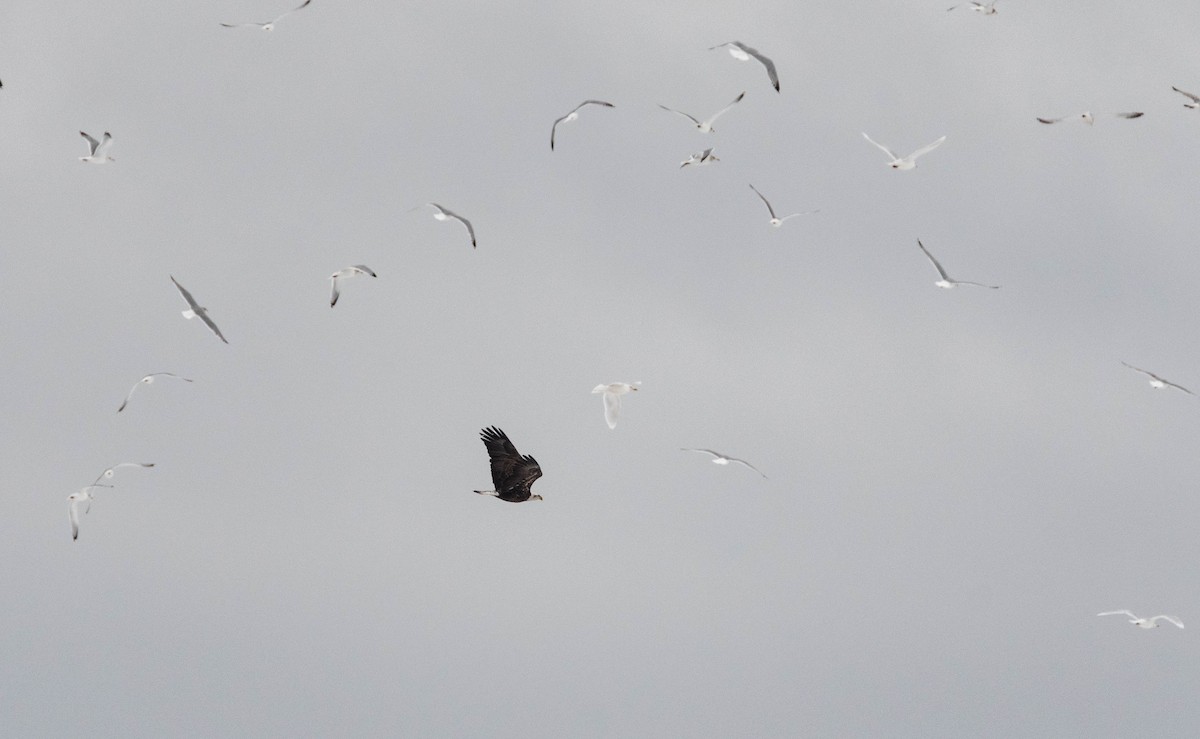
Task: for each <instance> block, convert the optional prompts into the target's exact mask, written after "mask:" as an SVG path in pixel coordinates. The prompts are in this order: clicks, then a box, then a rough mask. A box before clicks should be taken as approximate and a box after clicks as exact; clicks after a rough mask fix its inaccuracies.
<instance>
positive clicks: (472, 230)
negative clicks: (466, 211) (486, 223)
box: [446, 211, 476, 249]
mask: <svg viewBox="0 0 1200 739" xmlns="http://www.w3.org/2000/svg"><path fill="white" fill-rule="evenodd" d="M446 215H447V216H449V217H451V218H454V219H456V220H458V221H460V222H461V223H462V225H464V226H466V227H467V235H468V236H470V237H471V248H472V249H475V248H476V245H475V228H474V227H473V226H472V225H471V222H470V221H468V220H467V219H466V218H463V217H462V216H460V215H459V214H457V213H451V212H450V211H446Z"/></svg>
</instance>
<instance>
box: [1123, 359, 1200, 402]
mask: <svg viewBox="0 0 1200 739" xmlns="http://www.w3.org/2000/svg"><path fill="white" fill-rule="evenodd" d="M1121 364H1123V365H1125V366H1126V367H1128V368H1129V369H1131V370H1133V371H1134V372H1140V373H1142V374H1143V375H1145V376H1146V377H1149V378H1150V387H1152V388H1154V389H1155V390H1162V389H1163V388H1164V387H1173V388H1175V389H1176V390H1182V391H1183V392H1185V393H1187V394H1188V395H1195V393H1193V392H1192V391H1191V390H1188V389H1187V388H1186V387H1184V386H1183V385H1177V384H1176V383H1174V382H1171V381H1170V380H1164V379H1163V378H1161V377H1159V376H1158V375H1156V374H1154V373H1153V372H1151V371H1150V370H1144V369H1142V368H1141V367H1134V366H1133V365H1132V364H1130V363H1128V362H1121Z"/></svg>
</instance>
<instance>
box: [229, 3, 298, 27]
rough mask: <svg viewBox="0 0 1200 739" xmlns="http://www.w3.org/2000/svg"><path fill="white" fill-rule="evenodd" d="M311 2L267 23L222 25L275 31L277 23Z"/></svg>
mask: <svg viewBox="0 0 1200 739" xmlns="http://www.w3.org/2000/svg"><path fill="white" fill-rule="evenodd" d="M311 2H312V0H304V2H303V3H301V4H300V6H299V7H296V8H292V9H291V10H289V11H287V12H286V13H284V14H282V15H280V16H277V17H276V18H274V19H273V20H269V21H267V22H266V23H222V24H221V25H222V26H225V27H226V28H241V27H243V26H252V27H254V28H261V29H262V30H264V31H274V30H275V24H276V23H278V22H279V21H281V20H283V19H284V18H285V17H287V16H289V15H291V14H292V13H295V12H296V11H297V10H300V9H301V8H306V7H308V4H309V3H311Z"/></svg>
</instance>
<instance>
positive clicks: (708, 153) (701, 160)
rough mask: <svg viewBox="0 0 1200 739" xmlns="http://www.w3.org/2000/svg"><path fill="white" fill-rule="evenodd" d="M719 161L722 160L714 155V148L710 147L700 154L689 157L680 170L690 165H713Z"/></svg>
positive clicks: (680, 166) (681, 164)
mask: <svg viewBox="0 0 1200 739" xmlns="http://www.w3.org/2000/svg"><path fill="white" fill-rule="evenodd" d="M719 161H721V160H720V159H718V158H717V155H716V154H713V153H712V147H709V148H707V149H705V150H704V151H702V152H700V153H699V154H692V155H691V156H689V157H688V158H687V160H686V161H684V162H682V163H680V165H679V168H680V169H683V168H684V167H686V166H688V165H689V164H696V165H700V164H712V163H713V162H719Z"/></svg>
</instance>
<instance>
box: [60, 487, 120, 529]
mask: <svg viewBox="0 0 1200 739" xmlns="http://www.w3.org/2000/svg"><path fill="white" fill-rule="evenodd" d="M111 487H112V485H88V486H87V487H85V488H80V489H79V492H78V493H71V494H70V495H68V496H67V515H68V516H69V517H70V519H71V540H72V541H74V540H75V539H78V538H79V509H78V506H79V504H80V503H85V502H86V503H87V508H85V509H84V510H83V512H84V513H87V512H88V511H90V510H91V509H92V501H93V500H94V498H92V488H111Z"/></svg>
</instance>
